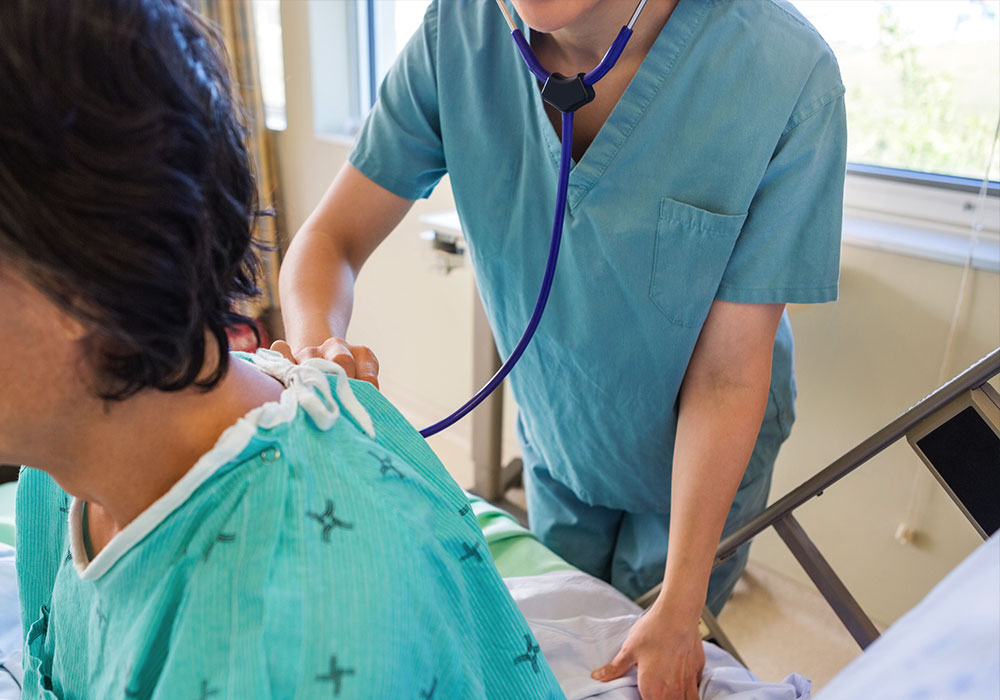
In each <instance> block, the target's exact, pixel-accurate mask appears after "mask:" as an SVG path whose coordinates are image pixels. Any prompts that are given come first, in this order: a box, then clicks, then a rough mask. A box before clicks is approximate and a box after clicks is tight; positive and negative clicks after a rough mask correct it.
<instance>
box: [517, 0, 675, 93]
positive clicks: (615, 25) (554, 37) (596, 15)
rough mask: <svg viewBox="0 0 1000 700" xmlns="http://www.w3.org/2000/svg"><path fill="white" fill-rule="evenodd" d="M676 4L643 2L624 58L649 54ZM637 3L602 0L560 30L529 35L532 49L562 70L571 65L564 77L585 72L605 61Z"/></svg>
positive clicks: (664, 0)
mask: <svg viewBox="0 0 1000 700" xmlns="http://www.w3.org/2000/svg"><path fill="white" fill-rule="evenodd" d="M677 2H678V0H649V2H647V3H646V7H645V8H644V9H643V11H642V14H640V15H639V19H637V20H636V23H635V25H634V26H633V27H632V32H633V34H632V37H631V39H629V43H628V46H627V47H626V49H625V57H628V56H632V57H636V56H638V57H639V60H641V59H642V57H644V56H645V55H646V53H648V52H649V49H650V47H651V46H652V45H653V42H654V41H656V37H657V36H659V34H660V31H661V30H662V29H663V27H664V25H665V24H666V22H667V19H668V18H669V17H670V13H671V12H673V10H674V7H675V6H676V5H677ZM636 4H637V2H632V0H605V2H600V3H598V4H597V5H595V6H594V7H593V9H591V10H589V11H588V12H586V13H585V14H583V15H580V17H578V18H577V19H576V20H575V21H574V22H573V23H572V24H570V25H568V26H566V27H563V28H562V29H557V30H556V31H554V32H551V33H549V34H540V33H536V32H532V35H531V46H532V48H533V49H535V51H536V53H537V52H538V51H539V50H542V51H543V52H544V54H545V56H546V58H547V60H550V61H553V60H554V61H557V62H558V63H559V64H560V65H561V66H563V67H566V66H571V67H572V68H571V69H567V70H569V71H570V72H567V70H560V71H559V72H561V73H563V74H564V75H570V74H571V73H572V74H575V73H584V72H587V71H589V70H591V69H592V68H594V67H595V66H597V64H598V63H600V62H601V59H602V58H604V53H605V52H606V51H607V50H608V48H609V47H610V46H611V44H612V42H614V40H615V37H617V36H618V32H620V31H621V28H622V27H623V26H625V24H626V23H627V22H628V20H629V18H631V17H632V12H633V11H635V6H636ZM543 64H544V61H543ZM546 67H547V68H548V66H547V65H546ZM550 70H551V68H550Z"/></svg>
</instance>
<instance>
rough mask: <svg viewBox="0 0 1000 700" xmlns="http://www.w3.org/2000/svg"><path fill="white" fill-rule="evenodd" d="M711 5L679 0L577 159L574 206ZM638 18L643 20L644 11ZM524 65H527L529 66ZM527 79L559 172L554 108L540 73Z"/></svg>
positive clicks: (573, 175)
mask: <svg viewBox="0 0 1000 700" xmlns="http://www.w3.org/2000/svg"><path fill="white" fill-rule="evenodd" d="M507 4H508V7H509V9H510V10H511V14H512V16H513V17H514V19H515V22H516V23H517V24H518V25H519V26H520V27H521V31H522V32H524V35H525V37H526V38H527V39H528V41H529V43H530V41H531V28H530V27H529V26H528V25H527V24H526V23H525V22H524V20H522V19H521V17H520V16H519V15H518V14H517V11H516V9H515V8H514V6H513V3H512V2H510V0H507ZM711 4H712V3H711V2H708V1H707V0H678V2H677V5H676V6H675V7H674V9H673V11H672V12H671V13H670V17H669V18H667V22H666V24H665V25H664V26H663V29H661V30H660V33H659V35H658V36H657V37H656V39H655V40H654V41H653V45H652V46H651V47H650V48H649V51H648V52H647V53H646V56H645V57H644V58H643V59H642V62H641V63H640V64H639V68H638V70H636V72H635V75H634V76H632V80H631V81H629V84H628V85H627V86H626V87H625V91H624V92H623V93H622V96H621V98H619V100H618V102H617V103H616V104H615V106H614V107H613V108H612V110H611V113H610V114H608V117H607V119H605V121H604V123H603V124H602V125H601V128H600V129H599V130H598V132H597V135H596V136H594V140H593V141H592V142H591V143H590V146H589V147H588V148H587V150H586V152H584V154H583V157H582V158H581V159H580V162H579V163H577V162H576V161H575V160H574V161H572V163H573V165H572V169H571V170H570V175H569V194H568V196H567V204H568V206H569V208H570V210H573V209H576V208H577V207H578V206H580V203H581V202H582V201H583V198H584V197H586V196H587V193H588V192H589V191H590V190H591V188H593V186H594V185H595V184H597V181H598V180H599V179H600V177H601V175H603V174H604V171H605V170H606V169H607V167H608V165H609V164H610V163H611V161H612V160H614V158H615V156H616V155H617V154H618V152H619V151H620V150H621V148H622V146H623V145H624V144H625V142H626V141H627V140H628V137H629V135H630V134H631V133H632V130H633V129H634V128H635V125H636V124H637V123H638V122H639V120H640V119H641V118H642V115H643V114H644V113H645V112H646V108H647V107H649V104H650V102H652V100H653V98H654V97H655V96H656V94H657V93H658V92H659V91H660V89H661V87H662V86H663V83H664V81H665V80H666V78H667V76H668V75H669V74H670V71H671V69H672V68H673V67H674V64H675V63H676V62H677V59H678V57H679V56H680V55H681V52H682V51H683V50H684V48H685V47H686V46H687V45H688V43H689V42H690V41H691V37H692V36H693V35H694V33H695V30H696V29H697V27H698V26H699V25H700V24H701V21H702V19H703V18H704V17H705V15H706V14H707V12H708V7H709V5H711ZM638 21H639V22H641V21H642V16H641V15H640V16H639V20H638ZM517 60H518V62H519V63H522V61H521V57H520V56H518V57H517ZM521 67H522V68H524V66H523V65H522V66H521ZM612 70H614V69H612ZM521 81H522V84H523V86H524V88H525V89H526V90H528V92H529V94H531V98H530V99H531V103H532V105H533V109H534V119H536V120H538V122H539V123H540V124H541V131H542V135H543V138H544V139H545V143H546V145H547V146H548V151H549V160H550V162H551V164H552V168H553V171H554V172H555V173H556V174H557V175H558V173H559V160H560V155H561V150H562V144H561V143H560V140H559V136H558V135H557V134H556V130H555V127H553V125H552V122H551V120H550V119H549V115H548V113H547V112H546V111H545V104H544V102H543V101H542V94H541V90H540V89H539V87H538V83H537V81H536V80H535V76H533V75H532V74H531V72H530V71H528V70H527V68H524V70H522V71H521ZM595 89H596V90H600V89H601V86H600V83H597V85H596V86H595Z"/></svg>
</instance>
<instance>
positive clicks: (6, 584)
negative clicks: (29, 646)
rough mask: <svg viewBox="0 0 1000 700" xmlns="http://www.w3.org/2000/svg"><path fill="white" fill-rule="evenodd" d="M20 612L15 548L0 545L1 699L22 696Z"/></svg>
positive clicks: (12, 699) (8, 699)
mask: <svg viewBox="0 0 1000 700" xmlns="http://www.w3.org/2000/svg"><path fill="white" fill-rule="evenodd" d="M20 611H21V608H20V605H19V604H18V601H17V576H16V575H15V573H14V549H13V547H9V546H7V545H5V544H0V700H17V698H20V697H21V677H22V675H23V673H22V671H21V612H20Z"/></svg>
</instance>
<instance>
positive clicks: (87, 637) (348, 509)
mask: <svg viewBox="0 0 1000 700" xmlns="http://www.w3.org/2000/svg"><path fill="white" fill-rule="evenodd" d="M246 359H249V360H251V361H253V362H254V363H255V364H257V365H258V366H260V367H261V368H262V369H264V370H265V371H267V372H268V373H270V374H273V375H275V376H277V377H278V378H279V379H281V380H282V381H283V382H284V383H285V384H286V386H288V387H289V388H288V389H287V390H286V391H285V393H284V395H283V397H282V401H281V404H269V405H266V406H265V407H262V408H261V409H257V410H256V411H255V412H253V413H251V414H249V415H248V416H247V417H246V418H244V419H241V421H240V422H238V423H237V424H236V425H235V426H233V427H232V428H230V430H229V431H227V433H226V434H224V435H223V436H222V437H221V438H220V440H219V443H218V444H217V445H216V447H215V448H214V449H213V450H212V451H211V452H210V453H208V454H207V455H205V457H203V458H202V460H201V461H199V463H198V464H197V465H195V467H194V468H193V469H192V470H191V471H190V472H189V473H188V474H187V475H186V476H185V477H184V478H183V479H182V480H181V481H180V482H178V483H177V485H175V487H174V488H173V489H172V490H171V491H170V492H168V494H166V495H165V496H164V497H163V498H162V499H161V500H160V501H158V502H157V503H156V504H154V505H153V506H152V507H151V508H150V509H149V510H148V511H146V512H145V513H143V514H142V515H140V516H139V517H138V518H137V519H136V520H135V521H133V522H132V523H130V524H129V525H128V526H127V527H126V528H125V529H124V530H123V531H122V532H121V533H119V535H118V536H116V537H115V538H114V539H113V540H112V541H111V542H110V543H108V545H107V546H106V547H105V548H104V549H103V550H101V552H100V553H99V554H98V555H97V556H96V557H94V559H93V560H88V558H87V556H86V554H85V552H83V551H82V547H81V546H80V544H79V542H80V541H82V540H80V539H79V537H78V541H77V542H75V543H73V544H72V545H71V544H70V542H71V537H70V533H72V532H74V531H76V532H78V533H79V532H80V524H81V523H82V522H83V521H84V518H83V507H82V505H81V504H79V503H76V502H74V503H73V504H70V503H69V499H68V498H67V497H66V495H65V494H64V493H63V492H62V491H61V490H60V489H59V488H58V486H57V485H56V484H55V483H54V482H53V481H52V480H51V479H50V478H49V477H48V476H47V475H45V474H44V473H43V472H40V471H37V470H34V469H25V470H24V471H23V472H22V474H21V478H20V484H19V488H18V570H19V574H18V576H19V580H20V586H21V602H22V618H23V620H24V624H25V630H26V637H27V644H26V652H27V654H26V657H25V697H27V698H32V697H45V698H50V697H59V698H84V697H86V698H96V697H101V698H104V697H107V698H111V697H126V698H129V697H134V698H171V699H175V698H189V697H190V698H192V700H196V699H198V698H205V699H218V698H270V697H274V698H312V697H323V698H327V697H339V698H416V699H418V700H419V699H421V698H429V699H436V700H443V699H446V698H447V699H451V698H479V697H483V698H504V699H508V698H558V697H562V693H561V691H560V690H559V687H558V684H557V683H556V681H555V679H554V677H553V676H552V673H551V671H550V670H549V667H548V666H547V664H546V663H545V660H544V659H543V658H542V657H541V656H540V654H539V652H538V647H537V644H536V643H535V640H534V638H533V636H532V635H531V632H530V630H529V629H528V626H527V624H526V623H525V621H524V619H523V617H522V616H521V614H520V613H519V612H518V610H517V608H516V606H515V605H514V603H513V601H512V600H511V598H510V596H509V594H508V593H507V590H506V588H505V587H504V585H503V582H502V581H501V579H500V577H499V575H498V574H497V572H496V569H495V568H494V567H493V564H492V561H491V559H490V556H489V552H488V550H487V548H486V544H485V541H484V540H483V537H482V533H481V531H480V530H479V528H478V526H477V524H476V519H475V516H474V514H473V513H472V512H471V509H470V508H469V506H468V503H467V501H466V499H465V497H464V495H463V494H462V492H461V490H460V489H459V488H458V487H457V485H456V484H455V483H454V482H453V481H452V480H451V478H450V477H449V476H448V475H447V473H446V472H445V470H444V468H443V467H442V466H441V464H440V462H439V461H438V460H437V459H436V457H434V455H433V453H432V452H431V451H430V449H429V448H428V447H427V446H426V444H425V443H424V441H423V440H422V439H421V438H420V436H419V435H418V434H417V433H416V431H414V430H413V428H412V427H411V426H410V425H409V424H408V423H406V421H405V420H404V419H403V418H402V416H400V415H399V413H398V412H396V411H395V409H394V408H393V407H392V406H391V405H390V404H389V403H388V402H387V401H386V400H385V399H384V398H383V397H382V396H381V395H380V394H379V393H378V392H377V391H376V390H375V389H374V388H373V387H371V386H370V385H367V384H359V383H353V386H352V385H349V384H348V381H347V380H346V379H343V378H342V377H339V376H338V375H335V374H327V373H326V372H327V371H332V365H329V363H324V362H322V361H310V362H309V363H307V364H306V365H305V366H301V367H295V366H293V365H289V364H287V363H285V362H284V360H280V359H278V358H277V357H276V356H275V355H274V354H272V353H267V352H266V351H265V352H262V353H258V355H255V356H253V357H249V356H247V357H246ZM352 388H353V391H352ZM140 469H141V465H139V466H137V472H138V471H139V470H140ZM137 478H141V477H140V476H139V475H137ZM67 514H68V515H69V520H70V528H69V529H68V530H67V527H66V519H67Z"/></svg>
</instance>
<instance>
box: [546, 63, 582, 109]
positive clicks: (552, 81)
mask: <svg viewBox="0 0 1000 700" xmlns="http://www.w3.org/2000/svg"><path fill="white" fill-rule="evenodd" d="M584 75H585V74H584V73H577V74H576V75H574V76H572V77H569V78H567V77H566V76H565V75H562V74H561V73H552V74H550V75H549V77H548V79H546V81H545V84H544V85H543V86H542V99H543V100H545V101H546V102H548V103H549V104H550V105H552V106H553V107H555V108H556V109H558V110H559V111H560V112H563V113H568V112H575V111H576V110H578V109H580V108H581V107H583V106H584V105H585V104H589V103H591V102H593V100H594V87H593V86H592V85H588V84H587V83H586V82H584V79H583V78H584Z"/></svg>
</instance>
